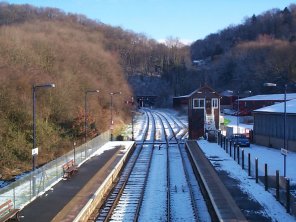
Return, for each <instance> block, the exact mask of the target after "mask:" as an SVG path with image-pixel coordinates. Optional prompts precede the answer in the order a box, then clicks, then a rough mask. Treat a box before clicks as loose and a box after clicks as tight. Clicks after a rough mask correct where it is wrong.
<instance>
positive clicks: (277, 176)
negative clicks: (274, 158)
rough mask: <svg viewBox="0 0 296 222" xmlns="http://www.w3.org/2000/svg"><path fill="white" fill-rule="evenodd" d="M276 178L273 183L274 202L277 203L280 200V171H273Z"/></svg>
mask: <svg viewBox="0 0 296 222" xmlns="http://www.w3.org/2000/svg"><path fill="white" fill-rule="evenodd" d="M275 174H276V177H275V180H276V181H275V183H276V200H277V201H279V199H280V171H279V170H276V171H275Z"/></svg>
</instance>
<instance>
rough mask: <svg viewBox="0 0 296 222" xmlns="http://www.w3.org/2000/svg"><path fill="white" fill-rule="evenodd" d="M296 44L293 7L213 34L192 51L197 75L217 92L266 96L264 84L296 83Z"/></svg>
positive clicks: (197, 44)
mask: <svg viewBox="0 0 296 222" xmlns="http://www.w3.org/2000/svg"><path fill="white" fill-rule="evenodd" d="M295 40H296V5H293V4H292V5H290V6H289V7H286V8H285V9H283V10H280V9H272V10H269V11H266V12H265V13H262V14H261V15H253V16H252V17H250V18H247V19H246V20H245V21H244V22H243V23H242V24H241V25H237V26H230V27H227V28H225V29H223V30H221V31H220V32H218V33H214V34H210V35H209V36H207V37H206V38H205V39H203V40H197V41H196V42H194V43H193V44H192V45H191V49H190V50H191V57H192V60H195V61H196V64H197V69H198V73H199V74H200V75H203V76H204V79H205V81H207V82H208V83H209V84H211V85H212V86H213V87H214V88H217V89H220V90H225V89H232V90H235V91H237V90H240V91H244V90H251V91H253V92H254V93H262V92H263V93H265V92H268V91H269V90H268V89H266V88H264V87H263V83H264V82H275V83H277V84H279V85H283V84H284V83H291V82H294V81H295V80H296V54H295V49H296V41H295ZM289 90H294V89H292V88H289ZM282 91H283V89H282V88H278V89H277V90H276V89H275V91H274V92H282Z"/></svg>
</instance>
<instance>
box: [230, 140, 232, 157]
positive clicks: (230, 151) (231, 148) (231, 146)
mask: <svg viewBox="0 0 296 222" xmlns="http://www.w3.org/2000/svg"><path fill="white" fill-rule="evenodd" d="M231 147H232V142H230V144H229V154H230V157H232V154H231V149H232V148H231Z"/></svg>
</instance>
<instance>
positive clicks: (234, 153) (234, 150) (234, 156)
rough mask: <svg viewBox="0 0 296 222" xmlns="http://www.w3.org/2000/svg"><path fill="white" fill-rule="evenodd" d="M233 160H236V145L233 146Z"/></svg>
mask: <svg viewBox="0 0 296 222" xmlns="http://www.w3.org/2000/svg"><path fill="white" fill-rule="evenodd" d="M233 159H234V160H236V145H235V146H234V145H233Z"/></svg>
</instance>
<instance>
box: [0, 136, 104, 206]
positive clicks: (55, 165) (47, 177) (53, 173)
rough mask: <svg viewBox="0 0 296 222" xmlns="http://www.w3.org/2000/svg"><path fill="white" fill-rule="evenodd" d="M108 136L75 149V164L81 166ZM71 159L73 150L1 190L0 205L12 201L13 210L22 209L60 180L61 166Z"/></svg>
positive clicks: (100, 137) (98, 137)
mask: <svg viewBox="0 0 296 222" xmlns="http://www.w3.org/2000/svg"><path fill="white" fill-rule="evenodd" d="M109 136H110V133H109V131H107V132H104V133H102V134H101V135H99V136H97V137H96V138H94V139H92V140H90V141H88V142H87V143H85V144H82V145H81V146H79V147H75V163H76V164H77V165H81V164H82V163H83V162H85V161H86V160H87V159H88V158H89V157H90V156H92V154H94V153H95V152H96V151H97V150H98V149H99V148H100V147H102V146H103V145H104V144H105V143H106V142H108V141H109ZM71 159H74V149H73V150H71V151H70V152H68V153H67V154H65V155H63V156H61V157H59V158H57V159H55V160H53V161H51V162H49V163H47V164H45V165H43V166H42V167H40V168H38V169H36V170H35V171H32V172H30V173H28V174H26V175H25V176H23V177H22V178H20V179H18V180H16V181H15V182H12V183H11V184H9V185H8V186H6V187H3V188H1V189H0V205H1V204H2V203H4V202H6V201H7V200H12V202H13V204H14V208H18V209H21V208H23V207H24V206H25V205H27V204H28V203H30V202H31V201H33V200H34V199H35V198H36V197H38V196H39V195H42V194H43V193H44V192H45V191H47V190H49V189H50V188H51V187H52V186H53V185H55V184H56V183H57V182H59V181H60V180H61V179H62V176H63V169H62V165H63V164H64V163H66V162H67V161H69V160H71Z"/></svg>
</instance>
